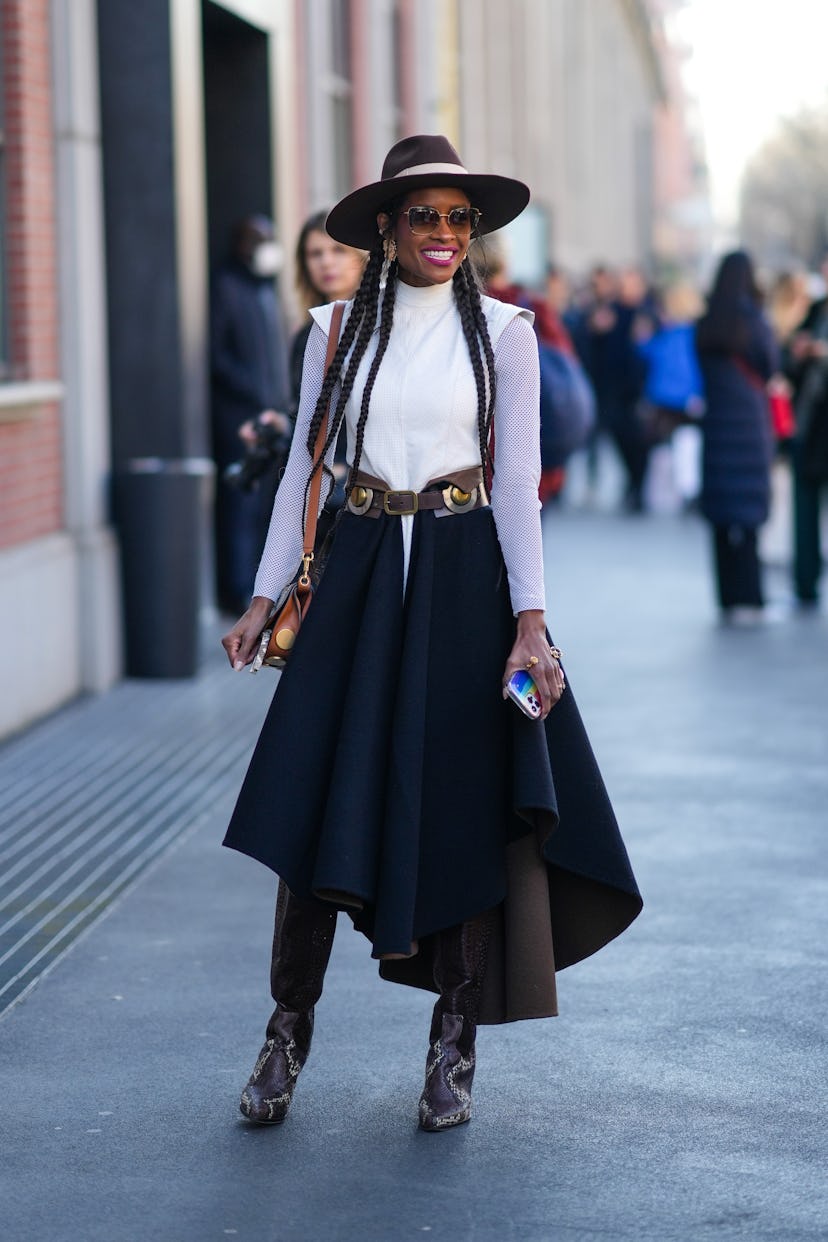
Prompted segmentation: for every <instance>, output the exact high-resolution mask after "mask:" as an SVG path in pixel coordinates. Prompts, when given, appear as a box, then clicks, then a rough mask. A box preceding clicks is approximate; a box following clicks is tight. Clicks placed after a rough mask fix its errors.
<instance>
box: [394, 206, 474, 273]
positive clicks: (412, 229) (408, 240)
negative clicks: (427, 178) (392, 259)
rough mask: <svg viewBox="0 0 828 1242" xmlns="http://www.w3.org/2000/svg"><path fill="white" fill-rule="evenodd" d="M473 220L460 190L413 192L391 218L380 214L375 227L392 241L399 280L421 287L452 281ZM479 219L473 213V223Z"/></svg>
mask: <svg viewBox="0 0 828 1242" xmlns="http://www.w3.org/2000/svg"><path fill="white" fill-rule="evenodd" d="M472 218H473V217H472V208H471V204H470V203H469V200H468V199H467V198H466V195H465V194H463V193H462V191H460V190H454V189H446V190H414V191H412V193H411V194H407V195H406V196H405V198H404V199H403V200H402V202H401V203H400V206H399V208H397V209H396V210H393V211H392V212H391V213H390V214H389V213H387V212H380V213H379V214H378V216H377V225H378V226H379V229H380V232H381V233H382V235H383V237H386V236H390V237H393V239H394V244H395V246H396V258H397V265H398V267H399V272H400V279H401V280H404V281H405V283H406V284H408V285H419V286H420V287H422V286H424V285H433V284H443V283H445V282H446V281H449V280H453V279H454V273H455V272H456V271H457V269H458V267H459V266H460V264H461V263H462V262H463V260H464V259H465V257H466V255H467V254H468V250H469V244H470V242H471V237H472ZM479 218H480V213H479V212H478V211H477V210H476V209H474V219H475V222H477V220H479Z"/></svg>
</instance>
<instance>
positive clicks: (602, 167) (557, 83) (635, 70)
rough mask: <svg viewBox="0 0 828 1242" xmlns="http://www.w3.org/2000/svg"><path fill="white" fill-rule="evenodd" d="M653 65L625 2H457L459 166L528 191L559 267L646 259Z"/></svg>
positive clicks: (643, 31)
mask: <svg viewBox="0 0 828 1242" xmlns="http://www.w3.org/2000/svg"><path fill="white" fill-rule="evenodd" d="M472 12H474V14H475V20H469V19H470V16H471V14H472ZM654 68H655V66H654V60H653V56H652V49H651V47H650V45H649V43H648V35H647V28H646V25H645V24H643V23H642V21H641V6H640V5H638V4H635V3H629V2H628V0H512V2H511V3H510V4H508V5H504V4H503V3H502V2H501V0H474V3H472V0H460V77H461V109H462V151H463V156H464V159H465V160H466V161H467V163H468V164H469V166H472V167H475V168H485V169H487V170H490V171H497V172H503V173H507V174H511V175H515V176H519V177H521V178H522V179H523V180H525V181H527V182H528V183H529V185H530V186H531V187H532V193H533V200H534V201H535V202H537V203H539V204H541V205H543V206H544V207H545V208H546V209H547V211H548V212H549V215H550V219H551V225H552V229H551V239H552V245H551V253H550V255H549V256H548V257H549V258H555V259H556V260H558V261H559V262H562V263H563V264H565V265H566V266H567V267H570V268H573V269H577V270H581V269H583V268H585V267H586V266H588V265H589V264H590V263H592V262H594V261H595V260H596V259H602V260H606V261H608V262H611V263H629V262H633V261H637V262H641V261H645V260H646V259H648V258H649V252H650V243H651V185H650V182H651V169H650V161H651V150H652V118H653V110H654V107H655V103H656V99H657V96H658V78H657V74H656V73H655V72H654Z"/></svg>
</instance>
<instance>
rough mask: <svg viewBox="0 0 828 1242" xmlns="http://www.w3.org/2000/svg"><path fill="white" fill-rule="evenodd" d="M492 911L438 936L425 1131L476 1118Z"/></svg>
mask: <svg viewBox="0 0 828 1242" xmlns="http://www.w3.org/2000/svg"><path fill="white" fill-rule="evenodd" d="M493 917H494V912H493V911H487V912H486V913H485V914H481V915H478V916H477V917H476V918H474V919H471V920H469V922H467V923H461V924H459V925H458V926H457V927H450V928H448V929H447V930H446V931H442V932H439V933H438V934H437V937H436V946H435V952H434V982H435V983H436V984H437V986H438V988H439V989H440V999H439V1000H438V1001H437V1004H436V1005H435V1006H434V1014H433V1016H432V1019H431V1032H430V1035H429V1049H428V1057H427V1058H426V1074H425V1086H424V1087H423V1094H422V1095H421V1096H420V1127H421V1129H423V1130H432V1131H434V1130H448V1129H449V1128H450V1127H451V1126H459V1125H462V1124H463V1123H464V1122H465V1121H468V1120H469V1118H470V1116H471V1088H472V1080H473V1078H474V1065H475V1052H474V1041H475V1035H476V1033H477V1013H478V1006H479V1001H480V988H481V984H482V982H483V975H484V973H485V970H486V950H487V948H488V944H489V937H490V935H491V929H492V920H493Z"/></svg>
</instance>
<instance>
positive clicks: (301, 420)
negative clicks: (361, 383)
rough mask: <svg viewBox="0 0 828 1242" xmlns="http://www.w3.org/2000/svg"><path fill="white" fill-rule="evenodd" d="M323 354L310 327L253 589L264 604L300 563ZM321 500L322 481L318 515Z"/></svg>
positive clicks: (320, 335)
mask: <svg viewBox="0 0 828 1242" xmlns="http://www.w3.org/2000/svg"><path fill="white" fill-rule="evenodd" d="M327 348H328V338H327V337H326V336H325V333H324V332H323V331H322V329H321V328H320V327H319V325H318V324H316V323H315V324H314V325H313V328H312V329H311V332H310V336H309V337H308V344H307V348H306V349H305V361H304V364H303V367H302V389H301V393H300V397H299V411H298V413H297V415H296V429H295V431H294V433H293V441H292V443H291V446H290V453H289V454H288V459H287V465H286V466H285V472H284V475H283V476H282V481H281V483H280V484H279V489H278V491H277V492H276V499H275V500H274V502H273V513H272V515H271V518H270V527H269V529H268V532H267V539H266V540H265V546H264V551H263V552H262V559H261V561H260V562H259V571H258V573H257V574H256V584H255V586H254V588H253V593H254V594H255V595H263V596H265V597H266V598H267V599H272V600H277V599H278V598H279V596H280V595H281V594H282V592H283V591H284V589H285V587H286V586H287V585H288V583H290V582H291V581H292V580H293V577H294V575H295V573H296V571H297V569H298V568H299V562H300V561H301V559H302V518H303V515H304V509H305V488H306V487H307V483H308V477H309V475H310V469H311V456H310V453H309V452H308V447H307V439H308V429H309V428H310V424H311V419H312V418H313V412H314V410H315V409H316V403H317V401H318V400H319V394H320V392H321V391H322V380H323V378H324V374H325V355H326V353H327ZM338 388H339V385H338V384H337V386H336V388H335V389H334V392H333V396H332V398H331V409H334V408H335V407H336V397H337V391H338ZM334 451H335V450H334V448H331V449H330V450H329V451H328V453H327V454H326V457H325V464H326V465H327V466H328V467H330V466H331V465H332V464H333V458H334ZM326 477H327V476H326ZM326 495H327V487H326V478H323V480H322V492H321V496H320V509H321V507H322V504H323V503H324V500H325V496H326Z"/></svg>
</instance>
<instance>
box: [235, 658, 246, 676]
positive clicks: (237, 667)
mask: <svg viewBox="0 0 828 1242" xmlns="http://www.w3.org/2000/svg"><path fill="white" fill-rule="evenodd" d="M243 668H244V660H236V662H235V664H234V665H233V670H234V671H235V672H236V673H240V672H241V671H242V669H243Z"/></svg>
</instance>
